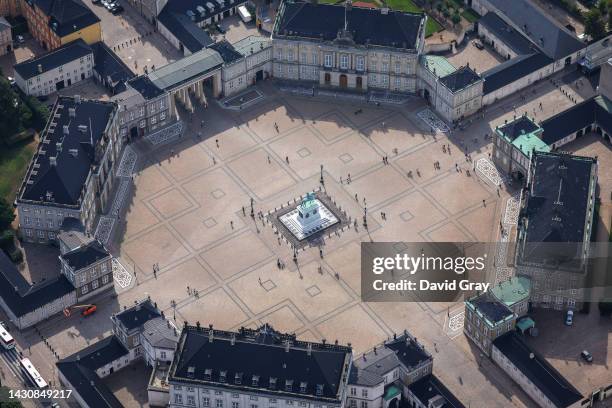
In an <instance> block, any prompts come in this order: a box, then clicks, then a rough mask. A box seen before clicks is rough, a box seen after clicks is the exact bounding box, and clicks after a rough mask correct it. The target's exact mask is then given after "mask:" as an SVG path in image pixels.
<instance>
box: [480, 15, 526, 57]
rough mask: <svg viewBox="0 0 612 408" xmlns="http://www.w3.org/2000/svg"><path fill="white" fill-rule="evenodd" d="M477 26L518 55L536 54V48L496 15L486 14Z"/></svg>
mask: <svg viewBox="0 0 612 408" xmlns="http://www.w3.org/2000/svg"><path fill="white" fill-rule="evenodd" d="M478 25H479V26H484V27H486V28H487V30H488V31H490V32H491V33H493V34H494V35H495V36H496V37H497V38H499V39H500V40H502V41H503V42H504V44H506V45H507V46H508V47H509V48H510V49H511V50H512V51H514V52H515V53H516V54H518V55H524V54H532V53H533V52H537V51H538V49H537V47H536V46H535V45H534V44H533V43H532V42H531V40H529V39H527V37H525V36H524V35H523V34H521V33H520V32H519V31H518V30H515V29H514V28H512V26H511V25H509V24H508V23H506V22H505V21H504V20H503V19H502V18H501V17H500V16H498V15H497V13H494V12H488V13H487V14H485V15H484V16H483V17H482V18H481V19H480V20H478Z"/></svg>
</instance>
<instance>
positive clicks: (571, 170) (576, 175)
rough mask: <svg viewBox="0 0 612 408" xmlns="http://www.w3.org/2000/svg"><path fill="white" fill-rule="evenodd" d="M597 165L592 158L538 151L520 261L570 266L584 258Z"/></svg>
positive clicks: (524, 213)
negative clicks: (583, 244) (592, 179)
mask: <svg viewBox="0 0 612 408" xmlns="http://www.w3.org/2000/svg"><path fill="white" fill-rule="evenodd" d="M594 166H596V159H594V158H591V157H581V156H572V155H568V154H563V153H544V152H535V154H534V156H533V158H532V163H531V168H530V184H529V185H528V186H527V190H526V191H527V194H525V195H524V197H525V198H524V200H526V202H525V203H524V210H523V211H522V217H524V219H523V220H522V221H521V222H522V223H523V225H524V231H523V234H521V243H520V247H519V259H520V260H522V261H524V262H532V263H537V264H552V265H556V264H557V263H558V262H564V263H567V265H570V266H571V265H572V262H574V261H579V260H580V259H582V251H581V248H582V242H583V239H584V232H585V221H586V219H587V217H591V218H592V217H593V215H592V214H591V215H589V214H588V213H587V208H588V205H589V200H590V197H589V193H590V188H591V172H592V171H593V167H594ZM525 221H526V222H525Z"/></svg>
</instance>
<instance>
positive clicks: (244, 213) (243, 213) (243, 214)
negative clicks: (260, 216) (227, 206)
mask: <svg viewBox="0 0 612 408" xmlns="http://www.w3.org/2000/svg"><path fill="white" fill-rule="evenodd" d="M242 216H244V217H246V212H245V211H244V205H243V206H242Z"/></svg>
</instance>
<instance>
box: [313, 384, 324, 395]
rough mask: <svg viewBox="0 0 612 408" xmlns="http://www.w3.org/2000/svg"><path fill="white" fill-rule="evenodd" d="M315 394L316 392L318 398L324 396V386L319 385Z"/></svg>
mask: <svg viewBox="0 0 612 408" xmlns="http://www.w3.org/2000/svg"><path fill="white" fill-rule="evenodd" d="M315 392H316V394H317V396H321V395H323V384H317V389H316V391H315Z"/></svg>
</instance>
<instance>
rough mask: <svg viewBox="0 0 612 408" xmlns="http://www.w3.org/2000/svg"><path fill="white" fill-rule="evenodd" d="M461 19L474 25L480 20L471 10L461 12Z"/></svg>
mask: <svg viewBox="0 0 612 408" xmlns="http://www.w3.org/2000/svg"><path fill="white" fill-rule="evenodd" d="M461 17H463V18H465V19H466V20H467V21H468V22H469V23H474V22H476V21H477V20H478V19H479V18H480V16H479V15H478V14H476V12H475V11H474V10H472V9H471V8H468V9H465V10H463V13H461Z"/></svg>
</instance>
